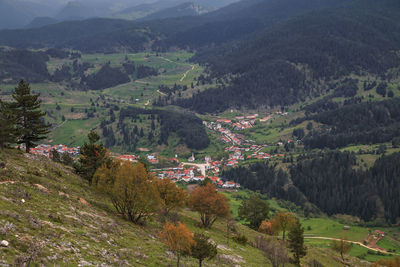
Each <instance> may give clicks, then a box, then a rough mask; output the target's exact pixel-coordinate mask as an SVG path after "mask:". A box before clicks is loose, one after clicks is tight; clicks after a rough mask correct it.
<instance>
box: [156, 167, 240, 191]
mask: <svg viewBox="0 0 400 267" xmlns="http://www.w3.org/2000/svg"><path fill="white" fill-rule="evenodd" d="M220 164H222V162H211V163H210V164H209V167H208V170H209V171H211V172H212V173H213V174H214V175H217V174H218V172H219V170H218V168H219V167H218V166H219V165H220ZM155 174H156V175H157V176H158V177H159V178H160V179H170V180H171V181H174V182H185V183H201V182H202V181H204V179H206V178H208V179H210V180H211V181H212V182H213V183H214V184H215V185H216V186H217V187H220V188H225V189H233V188H240V184H238V183H234V182H232V181H225V182H224V181H223V180H222V179H221V178H220V177H218V176H210V175H208V176H203V175H201V171H200V169H199V168H198V167H196V166H190V167H189V168H186V169H185V168H184V167H183V166H182V165H179V166H178V167H176V168H171V169H167V170H161V171H159V172H158V174H157V173H155Z"/></svg>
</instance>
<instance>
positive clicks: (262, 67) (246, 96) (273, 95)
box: [178, 1, 400, 112]
mask: <svg viewBox="0 0 400 267" xmlns="http://www.w3.org/2000/svg"><path fill="white" fill-rule="evenodd" d="M399 16H400V5H399V3H397V2H395V1H382V2H379V3H375V4H372V3H365V2H358V1H355V2H353V6H347V7H343V8H333V9H327V10H325V11H321V12H311V13H309V14H307V15H304V16H299V17H296V18H293V19H291V20H288V21H287V22H284V23H281V24H278V25H276V26H275V27H273V28H272V29H266V30H264V31H260V32H257V34H256V35H254V36H253V37H252V38H249V39H248V40H245V41H243V42H239V43H237V44H235V46H234V47H235V48H234V49H232V44H228V45H225V46H220V47H219V48H218V47H217V48H212V49H208V50H204V51H203V52H200V53H198V54H197V55H196V56H195V58H194V60H195V61H197V62H200V63H203V64H209V65H210V72H211V73H212V77H214V78H222V77H228V79H232V82H230V83H228V84H225V85H223V86H221V88H220V89H214V90H211V91H205V92H202V93H200V94H198V95H196V96H194V97H193V98H192V99H190V100H184V101H181V102H179V103H178V104H179V105H181V106H183V107H188V108H192V109H194V110H196V111H198V112H215V111H223V110H225V109H227V108H229V107H235V108H240V107H242V106H245V107H249V108H255V107H257V106H260V105H262V106H266V107H271V106H278V105H279V106H281V105H290V104H293V103H296V102H298V101H304V100H305V99H306V98H308V97H314V96H318V95H320V94H323V93H326V92H327V91H329V89H334V88H335V86H334V85H328V84H327V83H329V81H332V80H338V79H341V78H343V77H346V76H347V75H350V74H356V75H367V74H370V75H374V76H378V77H382V78H383V79H385V77H386V76H385V75H386V74H387V72H388V71H389V70H390V69H392V68H397V67H399V66H400V58H399V56H398V54H397V53H396V51H398V50H400V34H399V32H400V22H399V20H398V19H397V18H398V17H399ZM229 77H230V78H229ZM392 78H394V77H392Z"/></svg>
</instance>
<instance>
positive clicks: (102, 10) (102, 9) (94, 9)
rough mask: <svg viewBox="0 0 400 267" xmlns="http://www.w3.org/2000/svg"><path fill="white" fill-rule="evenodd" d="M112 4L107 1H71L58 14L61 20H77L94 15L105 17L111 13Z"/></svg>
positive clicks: (57, 16)
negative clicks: (107, 3) (106, 2)
mask: <svg viewBox="0 0 400 267" xmlns="http://www.w3.org/2000/svg"><path fill="white" fill-rule="evenodd" d="M110 12H111V11H110V6H109V5H106V4H105V3H95V4H91V3H86V2H84V1H71V2H68V4H67V5H66V6H65V7H64V8H63V9H61V11H60V12H59V13H58V14H57V15H56V18H57V19H59V20H76V19H86V18H92V17H105V16H107V15H108V14H109V13H110Z"/></svg>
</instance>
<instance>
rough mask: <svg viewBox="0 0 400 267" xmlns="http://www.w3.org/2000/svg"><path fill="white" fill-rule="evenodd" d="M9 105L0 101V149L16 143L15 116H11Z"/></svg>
mask: <svg viewBox="0 0 400 267" xmlns="http://www.w3.org/2000/svg"><path fill="white" fill-rule="evenodd" d="M9 105H10V104H9V103H6V102H4V101H1V99H0V125H1V127H0V149H1V148H4V146H5V145H7V144H10V143H15V141H16V139H15V136H16V132H15V116H14V115H13V114H12V112H11V110H10V107H9Z"/></svg>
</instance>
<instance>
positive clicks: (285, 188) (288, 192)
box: [223, 151, 400, 224]
mask: <svg viewBox="0 0 400 267" xmlns="http://www.w3.org/2000/svg"><path fill="white" fill-rule="evenodd" d="M399 161H400V154H399V153H395V154H391V155H387V156H382V157H381V158H380V159H378V160H377V161H376V162H375V164H374V165H373V167H371V168H369V169H363V168H362V167H361V166H360V165H359V164H358V163H357V160H356V157H355V155H354V154H352V153H348V152H339V151H331V152H326V153H323V152H321V153H315V154H309V155H303V156H299V158H298V159H297V162H295V163H293V164H291V166H290V168H289V173H286V172H284V171H283V170H281V169H279V168H278V167H277V166H275V165H271V164H270V163H268V162H267V163H266V164H263V163H257V164H252V165H250V166H249V167H248V168H246V167H238V168H233V169H230V170H228V171H226V172H224V173H223V177H224V178H226V179H228V180H230V179H232V180H235V181H237V182H239V183H241V184H242V185H243V186H244V187H246V188H249V189H251V190H259V191H260V192H262V193H267V194H268V195H270V196H273V197H278V198H283V199H287V200H290V201H292V202H294V203H296V204H298V205H301V206H303V207H304V208H306V210H308V212H314V213H315V212H318V210H317V209H315V207H317V208H319V209H320V210H321V211H323V212H325V213H327V214H329V215H334V214H352V215H355V216H358V217H360V218H362V219H363V220H365V221H374V220H377V221H376V222H377V223H384V222H385V221H388V222H390V223H393V224H395V223H397V222H398V220H399V218H400V209H399V207H400V206H399V205H400V203H398V202H399V198H398V197H397V196H398V195H399V194H400V192H399V188H400V180H399V177H400V176H399V175H400V169H399V166H398V164H397V163H398V162H399ZM310 203H311V204H313V205H310ZM314 205H315V206H314Z"/></svg>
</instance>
